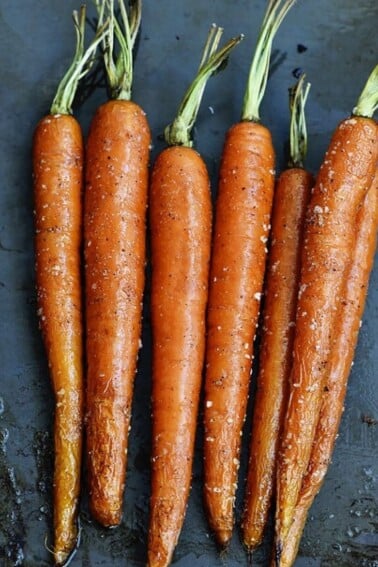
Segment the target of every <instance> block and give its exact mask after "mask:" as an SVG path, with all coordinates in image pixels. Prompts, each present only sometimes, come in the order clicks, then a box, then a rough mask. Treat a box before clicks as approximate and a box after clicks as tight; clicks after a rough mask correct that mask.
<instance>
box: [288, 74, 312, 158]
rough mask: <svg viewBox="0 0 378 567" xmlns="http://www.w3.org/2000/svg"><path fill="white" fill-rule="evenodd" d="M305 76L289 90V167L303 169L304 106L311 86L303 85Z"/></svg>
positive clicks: (304, 143) (304, 142) (304, 138)
mask: <svg viewBox="0 0 378 567" xmlns="http://www.w3.org/2000/svg"><path fill="white" fill-rule="evenodd" d="M305 77H306V75H305V74H303V75H301V77H300V79H299V81H298V82H297V84H296V85H295V86H294V87H292V88H291V89H289V99H290V112H291V120H290V158H289V167H303V164H304V161H305V158H306V154H307V126H306V115H305V106H306V101H307V97H308V93H309V91H310V88H311V85H310V83H307V84H306V85H305Z"/></svg>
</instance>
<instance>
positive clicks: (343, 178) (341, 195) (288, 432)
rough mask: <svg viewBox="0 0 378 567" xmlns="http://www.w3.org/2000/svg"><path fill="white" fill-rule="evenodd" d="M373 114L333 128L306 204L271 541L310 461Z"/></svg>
mask: <svg viewBox="0 0 378 567" xmlns="http://www.w3.org/2000/svg"><path fill="white" fill-rule="evenodd" d="M376 140H377V125H376V123H375V122H374V120H371V119H369V118H362V117H358V118H356V117H353V118H349V119H347V120H344V121H343V122H341V124H340V125H339V126H338V128H337V129H336V130H335V132H334V134H333V136H332V139H331V142H330V146H329V148H328V151H327V153H326V156H325V159H324V161H323V163H322V166H321V168H320V171H319V175H318V177H317V180H316V184H315V187H314V190H313V193H312V197H311V201H310V204H309V211H308V215H307V219H306V227H305V234H304V241H303V242H304V244H303V254H302V261H301V262H302V268H301V278H300V288H299V294H298V307H297V317H296V334H295V340H294V350H293V367H292V372H291V385H290V396H289V401H288V409H287V413H286V416H285V427H284V432H283V438H282V442H281V449H280V451H279V459H278V478H277V506H276V545H277V552H278V555H279V551H280V547H281V546H282V542H283V541H284V540H285V538H286V535H287V533H288V530H289V528H290V525H291V523H292V520H293V515H294V509H295V505H296V503H297V500H298V496H299V491H300V488H301V484H302V480H303V476H304V474H305V472H306V470H307V466H308V463H309V459H310V454H311V447H312V442H313V439H314V435H315V428H316V425H317V422H318V417H319V411H320V405H321V401H322V393H323V389H324V387H325V385H326V383H325V380H326V376H327V373H328V372H329V356H330V347H331V344H332V341H333V336H334V332H335V329H337V328H338V326H339V323H338V309H339V305H340V301H341V299H342V286H343V282H344V278H345V276H346V274H347V271H348V269H349V267H350V265H351V261H352V251H353V249H354V235H355V230H354V227H355V222H356V217H357V213H358V210H359V208H360V206H361V203H362V202H363V200H364V198H365V195H366V193H367V191H368V189H369V187H370V185H371V183H372V179H373V176H374V173H375V168H376V163H377V156H378V147H377V143H376Z"/></svg>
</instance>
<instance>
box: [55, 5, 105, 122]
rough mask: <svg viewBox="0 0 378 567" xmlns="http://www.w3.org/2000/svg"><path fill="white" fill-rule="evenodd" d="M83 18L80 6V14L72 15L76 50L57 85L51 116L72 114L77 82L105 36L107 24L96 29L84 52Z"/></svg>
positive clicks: (83, 12)
mask: <svg viewBox="0 0 378 567" xmlns="http://www.w3.org/2000/svg"><path fill="white" fill-rule="evenodd" d="M85 16H86V7H85V6H81V8H80V12H77V11H76V10H75V11H74V12H73V14H72V17H73V21H74V24H75V32H76V50H75V54H74V57H73V60H72V63H71V65H70V66H69V68H68V69H67V72H66V74H65V75H64V77H63V79H62V80H61V82H60V83H59V86H58V89H57V91H56V94H55V97H54V100H53V102H52V105H51V108H50V112H51V114H72V104H73V100H74V98H75V95H76V91H77V87H78V84H79V81H80V79H82V78H83V77H84V76H85V75H86V74H87V73H88V71H89V70H90V68H91V65H92V63H93V57H94V54H95V52H96V49H97V46H98V44H99V43H100V42H101V41H102V40H103V39H104V38H105V36H106V33H107V31H106V28H107V24H106V23H105V24H103V25H102V26H101V27H99V28H98V29H97V32H96V35H95V37H94V39H93V41H92V43H91V44H90V45H89V47H88V49H87V50H86V51H84V35H85V34H84V32H85Z"/></svg>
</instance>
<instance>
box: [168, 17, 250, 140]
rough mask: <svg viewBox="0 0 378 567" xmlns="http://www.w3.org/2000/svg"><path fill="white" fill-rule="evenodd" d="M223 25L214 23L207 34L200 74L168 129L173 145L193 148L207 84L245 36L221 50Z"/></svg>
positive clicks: (232, 41)
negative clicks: (197, 121)
mask: <svg viewBox="0 0 378 567" xmlns="http://www.w3.org/2000/svg"><path fill="white" fill-rule="evenodd" d="M222 34H223V28H220V27H218V26H217V25H216V24H213V25H212V26H211V28H210V31H209V33H208V36H207V41H206V43H205V46H204V49H203V52H202V58H201V62H200V65H199V68H198V72H197V75H196V76H195V78H194V80H193V82H192V83H191V84H190V86H189V88H188V89H187V91H186V93H185V94H184V97H183V99H182V101H181V104H180V106H179V109H178V111H177V115H176V118H175V119H174V121H173V122H172V123H171V124H169V125H168V126H167V127H166V129H165V132H164V136H165V140H166V142H167V144H168V145H169V146H176V145H181V146H188V147H192V145H193V141H192V139H191V131H192V128H193V126H194V123H195V120H196V118H197V114H198V110H199V107H200V104H201V100H202V96H203V93H204V90H205V87H206V83H207V81H208V79H209V77H211V75H213V74H214V73H215V72H216V71H217V70H219V69H220V68H221V66H222V64H224V63H225V61H226V60H227V57H228V55H229V53H230V52H231V50H232V49H233V48H234V47H235V46H236V45H237V44H238V43H240V41H241V40H242V39H243V37H244V36H243V35H239V36H238V37H235V38H232V39H230V40H229V41H228V42H227V43H226V44H225V45H224V47H222V49H219V50H218V51H217V49H218V45H219V41H220V39H221V37H222Z"/></svg>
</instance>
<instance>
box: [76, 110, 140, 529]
mask: <svg viewBox="0 0 378 567" xmlns="http://www.w3.org/2000/svg"><path fill="white" fill-rule="evenodd" d="M150 139H151V138H150V131H149V127H148V124H147V120H146V117H145V114H144V112H143V111H142V110H141V109H140V107H139V106H137V105H136V104H135V103H133V102H130V101H124V100H115V101H113V100H112V101H108V102H106V103H105V104H103V105H102V106H101V107H99V108H98V110H97V112H96V114H95V116H94V118H93V120H92V123H91V127H90V132H89V136H88V142H87V156H86V193H85V211H84V231H85V259H86V325H87V328H86V331H87V341H86V351H87V364H88V369H87V392H86V434H87V464H88V482H89V493H90V509H91V513H92V515H93V517H94V518H95V519H96V520H97V521H98V522H99V523H101V524H103V525H105V526H113V525H117V524H119V522H120V520H121V515H122V499H123V490H124V482H125V471H126V463H127V438H128V430H129V427H130V414H131V402H132V393H133V383H134V376H135V372H136V363H137V356H138V349H139V345H140V333H141V316H142V299H143V290H144V266H145V231H146V222H145V217H146V206H147V188H148V159H149V146H150Z"/></svg>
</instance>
